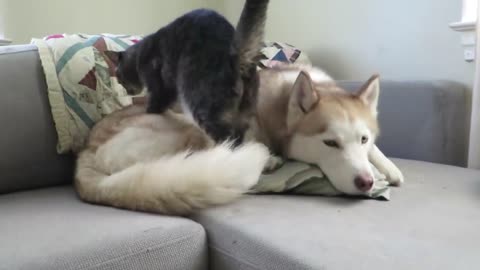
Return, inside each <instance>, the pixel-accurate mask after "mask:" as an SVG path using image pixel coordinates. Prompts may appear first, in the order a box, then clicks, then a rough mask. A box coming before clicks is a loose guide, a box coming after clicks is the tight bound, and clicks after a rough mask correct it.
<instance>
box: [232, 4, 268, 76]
mask: <svg viewBox="0 0 480 270" xmlns="http://www.w3.org/2000/svg"><path fill="white" fill-rule="evenodd" d="M268 2H269V0H246V1H245V5H244V6H243V11H242V15H241V16H240V20H239V21H238V24H237V29H236V35H235V42H236V44H237V48H238V50H239V56H240V67H241V68H242V69H248V68H249V67H250V66H251V65H252V64H256V61H257V60H258V59H257V58H258V56H259V55H260V50H261V48H262V43H263V39H264V32H265V22H266V20H267V7H268Z"/></svg>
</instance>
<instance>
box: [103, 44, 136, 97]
mask: <svg viewBox="0 0 480 270" xmlns="http://www.w3.org/2000/svg"><path fill="white" fill-rule="evenodd" d="M104 53H105V55H106V56H107V57H108V58H109V59H110V60H111V61H112V62H113V63H114V65H115V76H116V77H117V80H118V82H119V83H120V84H121V85H122V86H123V87H124V88H125V89H126V90H127V93H128V94H129V95H136V94H139V93H140V92H142V90H143V84H142V82H141V80H140V77H139V75H138V71H137V63H136V57H135V55H134V54H133V53H131V52H129V50H127V51H123V52H116V51H105V52H104Z"/></svg>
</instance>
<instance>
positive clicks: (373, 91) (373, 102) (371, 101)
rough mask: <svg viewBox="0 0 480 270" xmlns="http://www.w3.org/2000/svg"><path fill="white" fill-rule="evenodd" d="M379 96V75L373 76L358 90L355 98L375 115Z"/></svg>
mask: <svg viewBox="0 0 480 270" xmlns="http://www.w3.org/2000/svg"><path fill="white" fill-rule="evenodd" d="M379 95H380V79H379V75H378V74H375V75H373V76H372V77H370V79H368V81H367V82H366V83H365V84H364V85H363V86H362V88H360V90H358V92H357V96H358V98H360V100H362V101H363V102H364V103H365V104H366V105H367V106H368V107H369V108H370V110H371V111H372V113H373V114H374V115H377V105H378V97H379Z"/></svg>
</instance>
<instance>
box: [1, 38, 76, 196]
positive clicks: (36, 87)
mask: <svg viewBox="0 0 480 270" xmlns="http://www.w3.org/2000/svg"><path fill="white" fill-rule="evenodd" d="M0 94H1V98H0V123H1V124H2V132H0V150H1V154H0V194H1V193H8V192H13V191H18V190H24V189H33V188H40V187H47V186H52V185H60V184H64V183H69V182H71V180H72V171H73V158H72V156H71V155H58V154H57V152H56V144H57V135H56V132H55V128H54V123H53V120H52V115H51V112H50V107H49V103H48V98H47V88H46V83H45V78H44V75H43V71H42V67H41V64H40V60H39V56H38V53H37V49H36V47H35V46H33V45H22V46H7V47H0Z"/></svg>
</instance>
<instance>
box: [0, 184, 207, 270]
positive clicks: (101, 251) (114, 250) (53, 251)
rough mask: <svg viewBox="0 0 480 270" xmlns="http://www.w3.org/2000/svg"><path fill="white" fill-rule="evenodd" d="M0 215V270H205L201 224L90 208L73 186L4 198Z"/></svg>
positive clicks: (0, 206)
mask: <svg viewBox="0 0 480 270" xmlns="http://www.w3.org/2000/svg"><path fill="white" fill-rule="evenodd" d="M0 215H1V216H0V269H1V270H16V269H35V270H42V269H45V270H55V269H59V270H67V269H115V270H117V269H120V270H122V269H125V270H126V269H142V270H144V269H178V270H184V269H189V270H200V269H202V270H203V269H206V268H207V248H206V237H205V231H204V229H203V228H202V227H201V226H200V225H199V224H197V223H195V222H193V221H191V220H188V219H184V218H177V217H164V216H160V215H153V214H147V213H140V212H132V211H126V210H119V209H114V208H109V207H102V206H94V205H89V204H86V203H83V202H81V201H79V200H78V199H77V197H76V194H75V193H74V192H73V189H72V188H71V187H57V188H49V189H43V190H37V191H27V192H22V193H14V194H8V195H3V196H0Z"/></svg>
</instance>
